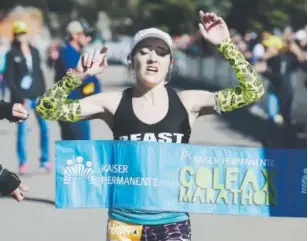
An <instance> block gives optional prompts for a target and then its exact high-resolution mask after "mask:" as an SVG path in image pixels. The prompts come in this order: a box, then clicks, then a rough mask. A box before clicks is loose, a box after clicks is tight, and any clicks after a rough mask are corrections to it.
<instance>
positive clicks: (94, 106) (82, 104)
mask: <svg viewBox="0 0 308 241" xmlns="http://www.w3.org/2000/svg"><path fill="white" fill-rule="evenodd" d="M106 50H107V49H105V50H104V51H101V52H99V51H97V52H95V53H93V54H88V53H86V54H84V55H82V56H81V57H80V60H79V62H78V65H77V68H76V71H71V72H68V73H67V74H66V75H65V76H64V77H63V78H62V79H61V80H60V81H58V82H57V83H56V84H55V85H54V86H53V87H52V88H51V89H49V90H48V91H47V92H46V93H45V94H44V95H43V96H42V97H41V98H40V100H39V102H38V104H37V106H36V109H35V111H36V113H37V114H38V115H39V116H41V117H42V118H44V119H47V120H60V121H65V122H76V121H79V120H82V119H86V118H88V117H89V116H92V115H94V114H97V113H101V112H104V111H105V108H104V105H103V103H105V102H106V101H105V100H107V99H108V98H109V97H108V96H109V95H110V94H109V95H108V93H107V94H106V93H100V94H96V95H93V96H89V97H86V98H84V99H81V100H70V99H67V97H68V95H69V94H70V92H71V91H72V90H74V89H75V88H77V87H79V86H80V85H81V84H82V80H81V79H84V76H85V75H96V74H99V73H101V72H103V70H104V69H105V68H106V67H107V59H106V56H105V52H106Z"/></svg>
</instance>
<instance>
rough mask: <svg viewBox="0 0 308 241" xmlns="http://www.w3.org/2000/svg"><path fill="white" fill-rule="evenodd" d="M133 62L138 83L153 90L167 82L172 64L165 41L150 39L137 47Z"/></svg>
mask: <svg viewBox="0 0 308 241" xmlns="http://www.w3.org/2000/svg"><path fill="white" fill-rule="evenodd" d="M133 61H134V69H135V72H136V77H137V81H139V82H140V83H142V84H143V85H145V86H147V87H150V88H152V87H154V86H156V85H158V84H160V83H162V82H165V80H166V76H167V74H168V72H169V69H170V64H171V56H170V49H169V47H168V45H167V44H166V43H165V42H164V41H162V40H160V39H158V38H148V39H145V40H143V41H142V42H140V43H139V44H138V45H137V47H136V50H135V53H134V59H133Z"/></svg>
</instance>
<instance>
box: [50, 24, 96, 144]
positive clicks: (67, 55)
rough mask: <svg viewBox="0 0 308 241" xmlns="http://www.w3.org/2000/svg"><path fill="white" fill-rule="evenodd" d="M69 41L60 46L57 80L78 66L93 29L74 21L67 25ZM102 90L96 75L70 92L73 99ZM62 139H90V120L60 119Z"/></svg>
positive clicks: (56, 72) (56, 66) (56, 65)
mask: <svg viewBox="0 0 308 241" xmlns="http://www.w3.org/2000/svg"><path fill="white" fill-rule="evenodd" d="M66 30H67V33H68V37H69V39H68V41H67V42H66V43H65V45H64V46H63V47H61V48H60V51H59V58H58V59H57V60H56V62H55V65H54V67H55V82H57V80H59V79H61V78H62V77H63V76H65V74H66V72H67V70H69V69H71V68H76V66H77V63H78V60H79V58H80V56H81V54H82V50H83V48H84V47H85V46H87V45H88V44H89V43H90V41H91V37H90V36H89V33H90V31H91V29H90V28H89V27H87V26H86V24H85V23H84V22H81V21H72V22H70V23H69V24H68V26H67V29H66ZM100 91H101V90H100V83H99V80H98V79H97V78H96V77H95V76H91V77H87V78H86V79H84V81H83V84H82V85H81V86H80V87H79V88H77V89H75V90H74V91H72V92H71V93H70V96H69V97H70V98H71V99H82V98H84V97H87V96H90V95H93V94H97V93H99V92H100ZM59 125H60V128H61V138H62V140H90V139H91V135H90V122H89V121H88V120H84V121H81V122H77V123H67V122H62V121H59Z"/></svg>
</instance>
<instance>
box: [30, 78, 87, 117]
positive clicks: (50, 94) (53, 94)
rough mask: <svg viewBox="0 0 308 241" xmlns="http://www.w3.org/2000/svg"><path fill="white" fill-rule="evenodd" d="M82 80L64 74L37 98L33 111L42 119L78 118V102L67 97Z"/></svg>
mask: <svg viewBox="0 0 308 241" xmlns="http://www.w3.org/2000/svg"><path fill="white" fill-rule="evenodd" d="M81 83H82V81H81V80H80V79H78V78H76V77H75V76H74V75H73V74H70V73H68V74H66V75H65V76H64V77H63V78H62V79H61V80H60V81H59V82H57V84H55V85H54V86H53V87H52V88H51V89H49V90H48V91H47V92H46V93H45V94H44V95H43V96H42V97H41V98H40V100H39V102H38V104H37V106H36V108H35V111H36V113H37V114H38V115H39V116H41V117H42V118H44V119H47V120H60V121H65V122H76V121H78V120H79V119H80V103H79V101H78V100H70V99H67V97H68V95H69V94H70V92H71V91H72V90H73V89H75V88H77V87H78V86H80V85H81Z"/></svg>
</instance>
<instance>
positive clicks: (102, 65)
mask: <svg viewBox="0 0 308 241" xmlns="http://www.w3.org/2000/svg"><path fill="white" fill-rule="evenodd" d="M107 49H108V48H107V47H103V48H102V50H100V51H95V52H92V53H84V54H82V55H81V56H80V58H79V61H78V64H77V67H76V69H75V72H77V73H78V74H81V75H84V76H86V75H97V74H101V73H103V71H104V70H105V69H106V68H107V66H108V63H107V56H106V52H107Z"/></svg>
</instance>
